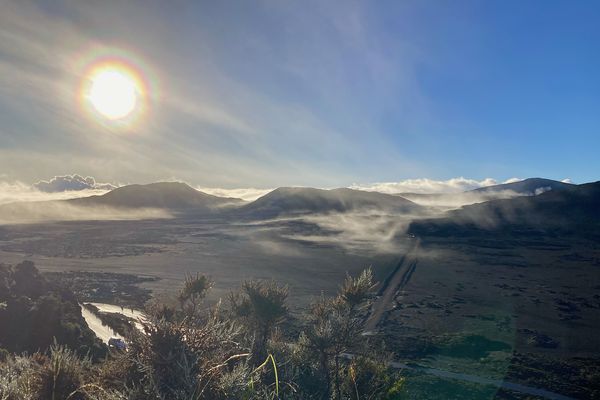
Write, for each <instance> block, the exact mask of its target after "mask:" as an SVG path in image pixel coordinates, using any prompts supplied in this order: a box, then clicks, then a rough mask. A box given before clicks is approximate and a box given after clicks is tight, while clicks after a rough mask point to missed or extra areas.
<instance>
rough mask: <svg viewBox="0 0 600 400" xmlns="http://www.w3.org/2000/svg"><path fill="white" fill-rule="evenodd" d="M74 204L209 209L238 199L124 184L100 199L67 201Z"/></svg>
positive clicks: (174, 185) (181, 187)
mask: <svg viewBox="0 0 600 400" xmlns="http://www.w3.org/2000/svg"><path fill="white" fill-rule="evenodd" d="M68 201H69V202H71V203H72V204H77V205H86V206H87V205H93V206H97V205H102V206H108V207H126V208H166V209H173V210H181V209H210V208H217V207H221V206H225V205H229V204H236V203H238V204H239V203H241V202H242V200H240V199H234V198H225V197H218V196H213V195H210V194H206V193H204V192H201V191H199V190H196V189H194V188H192V187H190V186H188V185H186V184H185V183H181V182H158V183H151V184H148V185H128V186H123V187H120V188H117V189H114V190H112V191H110V192H108V193H106V194H104V195H101V196H91V197H86V198H80V199H73V200H68Z"/></svg>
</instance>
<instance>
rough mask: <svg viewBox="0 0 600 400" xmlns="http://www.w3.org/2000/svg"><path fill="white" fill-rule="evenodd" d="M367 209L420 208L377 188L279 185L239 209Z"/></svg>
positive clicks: (267, 212) (260, 212)
mask: <svg viewBox="0 0 600 400" xmlns="http://www.w3.org/2000/svg"><path fill="white" fill-rule="evenodd" d="M369 210H378V211H386V212H397V213H416V212H420V211H421V210H422V208H421V207H420V206H419V205H417V204H415V203H413V202H411V201H409V200H406V199H404V198H402V197H399V196H392V195H388V194H383V193H377V192H365V191H360V190H352V189H345V188H342V189H332V190H323V189H314V188H279V189H276V190H274V191H272V192H270V193H268V194H266V195H264V196H263V197H261V198H259V199H257V200H255V201H254V202H252V203H250V204H247V205H245V206H243V207H242V208H241V209H240V211H241V212H242V213H244V214H247V215H252V216H257V217H264V216H278V215H294V214H306V213H313V214H326V213H331V212H348V211H369Z"/></svg>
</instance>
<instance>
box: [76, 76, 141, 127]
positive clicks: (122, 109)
mask: <svg viewBox="0 0 600 400" xmlns="http://www.w3.org/2000/svg"><path fill="white" fill-rule="evenodd" d="M87 98H88V100H89V101H90V103H91V104H92V106H93V107H94V108H95V109H96V111H98V113H100V114H101V115H103V116H104V117H106V118H108V119H110V120H118V119H122V118H125V117H127V116H129V115H130V114H131V113H132V112H133V111H134V110H135V108H136V105H137V103H138V88H137V87H136V83H135V80H134V79H133V78H132V77H130V76H128V75H127V73H124V72H121V71H119V70H117V69H106V70H103V71H99V72H98V73H97V74H96V75H95V76H93V77H92V78H91V87H90V90H89V93H88V96H87Z"/></svg>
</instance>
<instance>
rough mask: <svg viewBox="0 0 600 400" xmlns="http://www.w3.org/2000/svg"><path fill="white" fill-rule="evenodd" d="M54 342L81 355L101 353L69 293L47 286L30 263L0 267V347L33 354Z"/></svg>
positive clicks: (48, 284)
mask: <svg viewBox="0 0 600 400" xmlns="http://www.w3.org/2000/svg"><path fill="white" fill-rule="evenodd" d="M54 339H56V341H57V343H59V344H65V345H68V346H69V347H71V348H73V349H76V350H77V351H78V352H79V353H80V354H82V355H84V354H88V353H89V354H90V355H92V356H95V357H98V356H101V355H102V354H104V352H105V348H104V346H103V345H102V343H101V342H100V341H99V340H98V339H96V336H95V335H94V333H93V332H92V331H91V330H90V329H89V328H88V326H87V324H86V323H85V321H84V319H83V317H82V315H81V309H80V307H79V304H78V302H77V299H76V298H75V296H74V295H73V293H72V292H70V291H69V290H67V289H64V288H60V287H58V286H57V285H54V284H50V283H48V282H47V281H46V280H45V279H44V278H43V277H42V276H41V275H40V273H39V271H38V270H37V268H36V267H35V266H34V265H33V263H32V262H30V261H24V262H22V263H20V264H17V265H15V266H14V267H13V266H10V265H5V264H0V348H4V349H6V350H8V351H10V352H13V353H22V352H28V353H33V352H36V351H45V350H46V349H47V348H48V347H49V346H50V345H52V343H53V342H54Z"/></svg>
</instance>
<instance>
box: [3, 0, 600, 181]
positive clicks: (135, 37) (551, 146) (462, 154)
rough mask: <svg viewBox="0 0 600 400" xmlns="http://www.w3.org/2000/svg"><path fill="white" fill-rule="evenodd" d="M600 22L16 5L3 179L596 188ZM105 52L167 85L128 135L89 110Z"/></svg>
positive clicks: (585, 13)
mask: <svg viewBox="0 0 600 400" xmlns="http://www.w3.org/2000/svg"><path fill="white" fill-rule="evenodd" d="M599 19H600V3H599V2H596V1H533V0H528V1H449V0H446V1H444V0H439V1H423V0H419V1H375V2H367V1H364V2H353V1H343V2H334V1H331V2H323V1H302V2H291V1H274V0H273V1H253V2H250V1H239V2H234V1H218V2H200V1H194V2H192V1H189V2H186V1H172V2H164V1H138V2H135V1H131V2H117V1H114V2H112V1H108V2H75V1H65V2H60V1H59V2H53V4H52V5H51V6H48V5H45V4H44V2H37V3H36V2H28V1H12V2H11V1H8V2H6V5H3V12H2V13H1V14H0V118H1V121H2V124H1V126H0V179H2V180H4V181H21V182H26V183H33V182H35V181H37V180H40V179H48V178H51V177H52V176H54V175H64V174H72V173H78V174H81V175H84V176H87V175H90V176H94V177H95V178H96V179H97V180H98V181H100V182H113V183H128V182H151V181H156V180H162V179H181V180H185V181H187V182H190V183H192V184H194V185H197V186H204V187H224V188H239V187H257V188H267V187H276V186H284V185H307V186H319V187H333V186H348V185H351V184H353V183H360V184H369V183H374V182H398V181H403V180H406V179H416V178H429V179H432V180H439V181H447V180H449V179H451V178H455V177H466V178H469V179H473V180H475V181H478V182H480V181H483V180H484V179H485V178H493V179H495V180H497V181H498V182H501V181H504V180H506V179H509V178H513V177H520V178H525V177H530V176H543V177H549V178H554V179H564V178H570V179H572V180H573V181H575V182H585V181H592V180H597V179H598V171H600V157H598V156H597V152H598V150H597V149H598V148H600V135H599V130H600V72H599V71H600V24H598V22H597V21H598V20H599ZM94 46H105V47H106V48H109V49H110V48H114V49H118V50H119V51H126V52H130V53H131V54H132V55H135V58H136V60H143V69H146V70H147V72H148V74H150V73H151V74H152V75H154V76H156V77H157V81H158V82H159V84H158V86H159V89H160V90H159V92H160V95H158V94H157V97H156V99H155V103H154V105H153V107H152V109H151V110H150V113H149V115H147V116H145V118H146V120H145V121H144V122H143V124H140V126H138V127H136V129H133V130H132V131H130V132H117V131H115V130H113V129H111V128H110V126H109V127H107V126H105V125H102V124H98V123H97V121H93V120H90V119H89V118H88V117H86V116H85V115H82V112H81V110H80V109H79V108H78V107H76V106H74V101H73V99H74V97H75V95H76V91H77V87H78V82H79V81H80V80H81V79H82V76H81V75H80V74H81V71H80V70H79V69H78V67H76V65H75V64H76V60H78V59H81V57H82V56H83V55H85V54H86V52H89V51H90V49H92V48H94ZM157 92H158V91H157Z"/></svg>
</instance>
